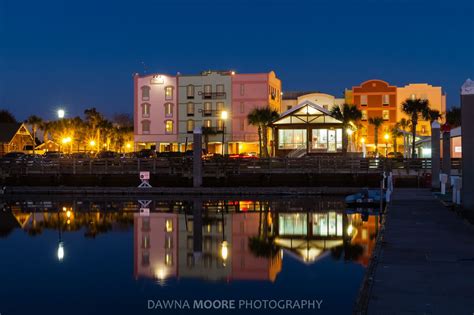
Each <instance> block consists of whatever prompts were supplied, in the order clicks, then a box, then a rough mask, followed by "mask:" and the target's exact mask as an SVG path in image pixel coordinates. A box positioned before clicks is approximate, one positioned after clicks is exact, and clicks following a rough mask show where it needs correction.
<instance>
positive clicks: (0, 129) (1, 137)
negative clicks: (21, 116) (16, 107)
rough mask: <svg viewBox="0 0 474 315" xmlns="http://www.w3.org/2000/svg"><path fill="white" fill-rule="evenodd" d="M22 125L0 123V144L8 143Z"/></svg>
mask: <svg viewBox="0 0 474 315" xmlns="http://www.w3.org/2000/svg"><path fill="white" fill-rule="evenodd" d="M22 125H23V124H22V123H0V143H10V141H11V140H12V139H13V137H14V136H15V134H16V133H17V132H18V130H19V129H20V128H21V126H22Z"/></svg>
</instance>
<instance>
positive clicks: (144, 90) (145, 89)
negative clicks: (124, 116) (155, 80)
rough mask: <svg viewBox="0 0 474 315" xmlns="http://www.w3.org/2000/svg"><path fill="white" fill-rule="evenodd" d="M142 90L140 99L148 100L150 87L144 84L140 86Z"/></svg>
mask: <svg viewBox="0 0 474 315" xmlns="http://www.w3.org/2000/svg"><path fill="white" fill-rule="evenodd" d="M141 90H142V101H149V100H150V87H149V86H148V85H144V86H142V87H141Z"/></svg>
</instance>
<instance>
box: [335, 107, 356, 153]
mask: <svg viewBox="0 0 474 315" xmlns="http://www.w3.org/2000/svg"><path fill="white" fill-rule="evenodd" d="M331 115H332V116H333V117H334V118H336V119H338V120H340V121H342V127H343V133H342V152H343V153H346V152H347V146H348V141H347V140H348V139H347V133H346V132H345V131H346V130H347V129H348V128H350V129H352V124H355V123H356V122H357V121H359V120H360V119H361V118H362V111H360V110H359V109H358V108H357V106H356V105H351V104H346V103H344V104H342V105H341V106H338V105H335V106H334V107H333V108H332V109H331Z"/></svg>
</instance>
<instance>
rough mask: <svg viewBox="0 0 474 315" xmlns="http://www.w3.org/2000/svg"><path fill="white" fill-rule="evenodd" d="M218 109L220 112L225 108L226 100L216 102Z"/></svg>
mask: <svg viewBox="0 0 474 315" xmlns="http://www.w3.org/2000/svg"><path fill="white" fill-rule="evenodd" d="M216 109H217V111H218V112H219V113H220V112H221V111H223V110H224V102H217V104H216Z"/></svg>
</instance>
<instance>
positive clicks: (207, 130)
mask: <svg viewBox="0 0 474 315" xmlns="http://www.w3.org/2000/svg"><path fill="white" fill-rule="evenodd" d="M201 130H202V135H203V137H204V149H205V150H206V153H208V152H209V136H212V135H216V134H217V130H216V129H215V128H212V127H201Z"/></svg>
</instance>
